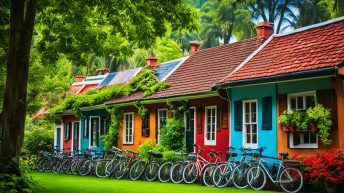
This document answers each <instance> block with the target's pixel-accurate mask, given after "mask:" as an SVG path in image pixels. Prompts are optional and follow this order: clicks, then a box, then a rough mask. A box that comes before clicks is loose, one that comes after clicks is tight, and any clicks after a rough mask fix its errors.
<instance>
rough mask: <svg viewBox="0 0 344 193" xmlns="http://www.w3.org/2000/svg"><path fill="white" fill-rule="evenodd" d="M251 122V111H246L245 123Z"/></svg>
mask: <svg viewBox="0 0 344 193" xmlns="http://www.w3.org/2000/svg"><path fill="white" fill-rule="evenodd" d="M249 122H250V113H245V123H249Z"/></svg>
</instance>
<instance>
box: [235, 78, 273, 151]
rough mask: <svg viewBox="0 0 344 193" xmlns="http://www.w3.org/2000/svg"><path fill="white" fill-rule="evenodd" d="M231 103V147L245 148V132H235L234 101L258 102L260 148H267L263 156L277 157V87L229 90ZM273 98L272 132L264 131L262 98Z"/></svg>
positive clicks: (271, 85) (270, 85)
mask: <svg viewBox="0 0 344 193" xmlns="http://www.w3.org/2000/svg"><path fill="white" fill-rule="evenodd" d="M228 94H229V96H230V101H231V113H230V118H231V121H230V125H231V130H230V131H231V132H230V140H231V141H230V146H232V147H237V148H240V147H242V146H243V139H242V138H243V136H242V135H243V131H235V130H234V114H235V113H234V112H235V109H234V101H238V100H253V99H257V101H258V147H263V146H265V147H267V149H266V150H265V151H264V153H263V155H267V156H276V154H277V131H276V127H277V126H276V124H277V119H276V117H277V116H276V97H275V96H276V87H275V85H274V84H267V85H259V86H246V87H237V88H231V89H229V90H228ZM267 96H271V97H272V130H262V120H263V116H262V98H263V97H267Z"/></svg>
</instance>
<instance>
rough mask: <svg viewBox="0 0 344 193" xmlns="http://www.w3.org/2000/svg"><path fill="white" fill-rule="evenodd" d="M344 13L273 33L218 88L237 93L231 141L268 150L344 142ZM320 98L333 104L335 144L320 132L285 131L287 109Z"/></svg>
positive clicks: (310, 151) (303, 151)
mask: <svg viewBox="0 0 344 193" xmlns="http://www.w3.org/2000/svg"><path fill="white" fill-rule="evenodd" d="M343 30H344V18H338V19H335V20H331V21H328V22H324V23H320V24H317V25H313V26H309V27H306V28H301V29H298V30H295V31H292V32H289V33H286V34H281V35H273V36H271V37H270V38H269V39H268V40H267V41H266V42H265V43H264V44H263V45H262V46H261V47H260V48H258V49H257V50H256V51H255V52H254V53H253V54H252V55H251V56H249V57H248V59H247V60H246V61H245V62H243V63H242V64H241V65H240V66H239V67H238V68H237V69H236V70H235V71H234V72H233V73H231V74H229V76H228V77H226V78H225V79H224V80H223V81H222V83H220V84H218V87H217V88H222V89H226V91H227V92H228V95H229V98H230V99H231V131H230V133H231V144H232V146H244V147H251V148H257V147H262V146H266V147H267V150H266V151H264V154H265V155H270V156H274V157H276V156H278V152H288V153H289V154H290V155H295V154H300V155H302V156H310V155H314V154H315V153H316V152H321V151H325V150H328V149H330V148H334V147H340V148H343V147H344V146H343V145H344V143H343V142H342V140H340V136H343V134H344V124H343V117H341V115H342V114H343V113H344V112H343V111H344V106H343V105H344V104H343V74H342V72H343V70H342V69H343V67H342V66H343V61H344V34H343ZM316 104H322V105H323V106H324V107H325V108H328V109H330V110H331V116H332V117H331V119H332V122H333V126H332V128H331V130H330V139H331V140H332V144H331V145H325V144H323V143H322V142H321V140H320V139H319V137H318V135H317V133H315V132H312V131H310V130H306V131H304V132H288V133H287V132H285V131H283V130H282V128H281V125H280V124H279V123H278V118H279V116H280V115H281V114H282V113H283V112H285V111H293V110H298V111H305V110H306V109H308V108H309V107H314V106H315V105H316Z"/></svg>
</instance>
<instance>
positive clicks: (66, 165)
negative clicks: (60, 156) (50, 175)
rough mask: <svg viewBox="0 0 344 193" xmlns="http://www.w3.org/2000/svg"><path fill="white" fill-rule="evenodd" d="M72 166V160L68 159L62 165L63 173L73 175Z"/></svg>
mask: <svg viewBox="0 0 344 193" xmlns="http://www.w3.org/2000/svg"><path fill="white" fill-rule="evenodd" d="M71 165H72V160H70V159H66V160H64V161H63V163H62V172H63V173H66V174H71V173H72V172H71Z"/></svg>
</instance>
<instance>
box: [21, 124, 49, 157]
mask: <svg viewBox="0 0 344 193" xmlns="http://www.w3.org/2000/svg"><path fill="white" fill-rule="evenodd" d="M53 146H54V125H53V124H52V123H50V122H48V121H45V120H39V121H35V122H33V121H31V120H27V124H26V126H25V138H24V145H23V151H24V152H25V153H27V154H29V155H36V154H37V152H38V151H51V150H52V148H53Z"/></svg>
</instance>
